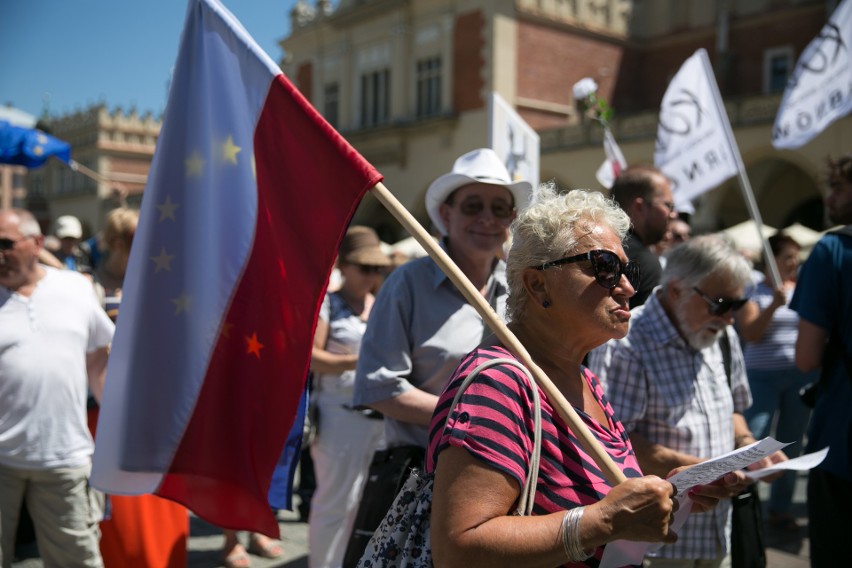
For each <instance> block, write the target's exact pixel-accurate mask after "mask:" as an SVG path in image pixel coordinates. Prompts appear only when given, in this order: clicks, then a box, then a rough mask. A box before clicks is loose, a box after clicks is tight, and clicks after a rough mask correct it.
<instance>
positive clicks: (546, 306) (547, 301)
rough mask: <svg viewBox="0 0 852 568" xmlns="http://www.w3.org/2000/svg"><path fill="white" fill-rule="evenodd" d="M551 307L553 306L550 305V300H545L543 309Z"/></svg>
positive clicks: (542, 305) (542, 304)
mask: <svg viewBox="0 0 852 568" xmlns="http://www.w3.org/2000/svg"><path fill="white" fill-rule="evenodd" d="M550 305H551V304H550V300H545V301H543V302H542V303H541V307H542V308H544V309H547V308H549V307H550Z"/></svg>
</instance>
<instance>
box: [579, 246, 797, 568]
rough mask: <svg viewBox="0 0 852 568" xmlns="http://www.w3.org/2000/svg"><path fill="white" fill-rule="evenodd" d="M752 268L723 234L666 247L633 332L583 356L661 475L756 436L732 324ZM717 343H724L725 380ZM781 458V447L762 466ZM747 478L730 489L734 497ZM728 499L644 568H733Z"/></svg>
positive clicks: (642, 461)
mask: <svg viewBox="0 0 852 568" xmlns="http://www.w3.org/2000/svg"><path fill="white" fill-rule="evenodd" d="M750 274H751V270H750V268H749V265H748V263H747V262H746V261H745V259H744V258H743V257H742V256H741V255H740V254H738V253H737V252H736V250H734V249H733V247H732V246H731V245H730V244H729V243H728V242H727V241H726V240H725V239H724V238H722V237H721V236H718V235H705V236H701V237H696V238H693V239H691V240H689V241H687V242H685V243H683V244H681V245H679V246H678V247H676V248H674V249H672V252H671V254H670V255H669V258H668V262H667V263H666V268H665V270H664V272H663V276H662V280H661V285H660V286H659V287H657V288H656V289H655V290H654V291H653V293H652V294H651V295H650V297H649V298H648V301H647V302H646V303H645V304H644V305H643V306H641V307H639V308H636V309H633V310H631V319H630V330H629V331H628V333H627V336H626V337H625V338H623V339H620V340H614V341H611V342H609V344H608V345H607V346H606V347H607V348H606V349H602V348H599V349H598V350H596V351H594V352H593V353H592V354H590V360H589V367H590V368H591V370H592V371H593V372H594V373H595V374H597V376H598V377H599V378H600V379H601V382H602V383H603V384H604V388H605V389H606V394H607V398H608V399H609V401H610V403H611V404H612V407H613V410H614V411H615V415H616V416H618V418H619V419H620V420H621V421H622V423H623V424H624V427H625V429H626V430H627V432H628V433H629V434H630V441H631V442H632V444H633V448H634V450H635V452H636V457H637V458H638V460H639V465H640V466H641V468H642V472H643V473H645V474H646V475H649V474H654V475H658V476H660V477H663V478H665V477H666V476H667V475H668V474H669V472H671V470H672V469H674V468H676V467H678V466H682V465H692V464H696V463H699V462H702V461H704V460H706V459H708V458H713V457H716V456H719V455H722V454H724V453H727V452H730V451H732V450H734V449H735V448H738V447H741V446H745V445H748V444H751V443H753V442H755V439H754V437H753V436H752V434H751V432H750V431H749V429H748V425H747V424H746V422H745V420H744V418H743V416H742V414H741V413H742V412H743V411H744V410H745V409H746V408H748V407H749V406H750V405H751V393H750V391H749V387H748V381H747V379H746V374H745V365H744V361H743V355H742V351H741V350H740V343H739V340H738V339H737V336H736V332H734V330H733V327H732V326H731V324H732V323H733V321H734V317H733V316H734V314H733V312H734V311H735V310H737V309H739V308H741V307H742V306H743V305H744V304H745V302H746V299H745V297H744V289H745V287H746V285H747V284H748V283H749V281H750ZM722 342H726V343H727V344H728V346H729V348H730V385H729V379H728V374H727V372H726V364H725V356H723V352H722ZM783 459H786V458H785V457H784V456H783V454H782V453H781V452H778V453H777V454H775V455H773V456H771V459H768V460H765V463H762V464H760V465H761V466H765V465H769V463H772V462H775V461H779V460H783ZM746 485H747V483H743V484H742V485H741V486H737V487H732V491H731V496H733V495H736V494H737V493H739V492H740V491H741V490H742V489H744V488H745V486H746ZM730 542H731V503H730V500H723V501H721V502H720V503H719V506H718V507H716V508H714V509H712V510H711V511H708V512H706V513H693V514H691V515H689V518H688V519H687V521H686V524H684V526H683V528H682V529H681V530H680V531H679V532H678V541H677V542H675V543H673V544H669V545H666V546H663V547H662V548H660V549H659V550H657V551H656V552H655V553H653V555H654V557H653V558H650V557H649V558H647V559H646V562H645V565H646V566H655V567H656V566H665V567H673V566H677V567H699V566H700V567H702V568H703V567H716V566H729V565H730V550H729V549H730Z"/></svg>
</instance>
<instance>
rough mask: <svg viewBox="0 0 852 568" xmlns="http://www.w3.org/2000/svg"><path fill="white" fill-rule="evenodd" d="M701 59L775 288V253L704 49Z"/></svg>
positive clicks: (777, 282)
mask: <svg viewBox="0 0 852 568" xmlns="http://www.w3.org/2000/svg"><path fill="white" fill-rule="evenodd" d="M701 61H702V62H703V63H704V68H705V70H706V72H707V78H708V81H709V82H710V89H711V91H712V92H713V101H714V102H715V104H716V110H717V112H718V113H719V116H720V118H721V119H722V121H721V122H722V128H724V129H725V134H726V136H727V138H728V145H729V146H730V148H731V154H732V155H733V157H734V160H736V163H737V180H738V181H739V186H740V191H741V192H742V194H743V198H744V199H745V202H746V207H747V208H748V213H749V215H750V216H751V218H752V220H754V222H755V226H756V229H757V233H758V236H759V237H760V242H761V244H762V245H763V257H764V258H765V259H766V265H767V266H768V267H769V274H770V276H771V277H772V283H773V285H774V286H775V288H779V287H780V286H781V275H780V274H779V272H778V265H777V264H776V263H775V255H773V254H772V249H771V248H770V247H769V240H767V239H766V238H765V237H764V236H763V232H762V231H761V227H763V219H762V218H761V217H760V210H759V209H758V208H757V202H756V201H755V199H754V192H753V191H752V189H751V183H750V182H749V179H748V176H747V175H746V170H745V164H743V158H742V155H740V149H739V147H738V146H737V140H736V138H734V132H733V130H732V129H731V121H730V119H729V118H728V113H727V111H726V110H725V104H724V103H723V102H722V95H721V94H720V93H719V86H718V85H717V84H716V75H715V74H714V73H713V66H712V65H710V58H709V57H708V56H707V52H706V51H702V52H701Z"/></svg>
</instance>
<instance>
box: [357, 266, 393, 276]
mask: <svg viewBox="0 0 852 568" xmlns="http://www.w3.org/2000/svg"><path fill="white" fill-rule="evenodd" d="M355 266H357V267H358V270H360V271H361V274H382V273H383V272H384V271H385V270H386V269H387V267H385V266H374V265H372V264H356V265H355Z"/></svg>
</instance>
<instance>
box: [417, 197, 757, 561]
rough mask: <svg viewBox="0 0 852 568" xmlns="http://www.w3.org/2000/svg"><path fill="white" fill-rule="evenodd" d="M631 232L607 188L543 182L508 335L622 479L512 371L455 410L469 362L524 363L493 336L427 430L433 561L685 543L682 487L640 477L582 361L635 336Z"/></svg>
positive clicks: (515, 257) (519, 262)
mask: <svg viewBox="0 0 852 568" xmlns="http://www.w3.org/2000/svg"><path fill="white" fill-rule="evenodd" d="M629 223H630V221H629V219H628V217H627V215H626V214H625V213H624V212H623V211H622V210H621V209H620V208H619V207H618V205H617V204H615V203H614V202H612V201H611V200H609V199H607V198H605V197H604V196H603V195H601V194H599V193H596V192H588V191H583V190H575V191H571V192H568V193H566V194H559V193H558V192H557V190H556V188H555V187H554V186H552V185H543V186H542V187H541V188H539V191H538V192H537V195H536V197H535V199H534V202H533V203H532V204H531V205H530V206H529V207H528V208H527V209H525V210H524V211H522V212H521V213H520V214H519V215H518V218H517V219H516V220H515V222H514V223H513V226H512V229H513V241H512V247H511V250H510V252H509V256H508V260H507V276H508V283H509V300H508V311H509V318H510V324H509V328H510V329H511V330H512V332H513V333H514V334H515V335H516V336H517V338H518V339H519V340H520V342H521V343H522V344H523V345H524V346H525V348H526V349H527V350H528V352H529V353H530V355H531V357H532V359H533V361H534V362H535V363H536V364H537V365H538V366H539V367H541V368H542V369H543V370H544V372H545V373H546V374H547V375H548V377H549V378H550V379H551V380H552V382H553V383H554V385H555V386H556V388H557V389H558V390H559V391H560V392H561V393H562V394H563V395H564V397H565V398H566V399H567V401H568V402H569V403H570V404H571V405H572V406H573V407H574V409H575V410H576V411H577V414H578V415H579V416H580V418H581V420H582V421H583V422H584V423H585V425H586V426H587V427H588V429H589V430H590V432H591V433H592V435H593V436H594V438H596V439H597V441H598V442H599V443H600V444H602V446H603V447H604V449H605V451H606V453H607V454H608V455H609V456H610V457H611V458H612V460H613V461H614V462H615V463H616V464H617V465H618V467H619V468H620V469H621V471H622V472H623V473H624V475H625V477H626V478H627V480H626V481H624V482H622V483H620V484H618V485H616V486H614V487H613V486H612V485H611V484H610V482H608V481H607V478H606V477H605V475H604V474H603V472H602V471H601V470H600V469H599V467H598V466H597V465H596V464H595V461H594V460H593V459H592V458H591V457H590V456H589V454H588V453H587V452H586V451H585V450H584V449H583V447H582V445H581V444H580V443H579V441H578V436H577V434H576V432H575V431H574V429H573V428H572V427H571V426H570V425H569V424H568V423H566V422H565V421H564V420H563V419H562V418H561V417H560V415H559V414H558V413H557V412H556V411H555V410H554V403H553V402H552V401H550V400H549V399H548V396H547V395H546V393H545V391H543V390H541V389H540V387H538V386H537V385H535V384H531V383H530V380H529V378H528V376H527V374H525V373H524V372H522V371H521V370H519V369H518V367H516V366H513V365H507V364H497V365H495V366H492V367H490V368H488V369H486V370H484V371H482V372H481V373H479V374H478V375H477V376H476V377H475V379H474V380H473V381H472V382H471V383H470V385H469V386H467V388H466V390H464V392H463V394H462V396H461V397H460V399H459V402H458V403H457V405H456V406H454V407H453V408H452V409H451V412H450V406H452V404H451V401H452V400H453V397H454V395H455V393H456V391H457V390H458V388H459V386H460V384H461V383H462V381H463V380H464V378H465V377H466V376H467V375H469V374H470V373H471V371H472V370H473V369H474V368H475V367H477V366H479V365H480V364H481V363H483V362H486V361H489V360H492V359H495V358H508V359H515V360H517V357H516V356H515V355H514V354H513V353H512V352H510V351H509V350H508V349H507V348H506V347H505V346H503V345H502V344H500V343H499V342H498V341H497V340H496V339H494V340H492V341H490V342H489V341H486V342H485V343H484V344H483V345H481V346H480V347H479V348H478V349H476V350H474V351H473V352H471V353H470V354H469V355H468V356H467V357H466V358H464V359H463V360H462V362H461V363H460V364H459V366H458V368H457V369H456V372H455V374H454V375H453V377H452V379H451V380H450V382H449V384H448V386H447V388H446V390H445V391H444V393H443V395H442V396H441V398H440V401H439V403H438V407H437V410H436V412H435V415H434V418H433V421H432V428H431V431H430V439H429V448H428V455H427V459H426V463H427V471H434V475H435V486H434V497H433V509H432V527H431V530H432V533H431V541H432V542H431V545H432V554H433V559H434V563H435V565H436V566H464V567H465V568H470V567H472V566H488V568H496V567H497V566H511V567H513V568H514V567H516V566H524V567H529V566H543V567H544V566H560V565H578V566H584V565H590V566H597V565H598V563H599V561H600V559H601V557H602V555H603V550H604V546H605V545H606V544H607V543H608V542H611V541H613V540H618V539H626V540H634V541H647V542H666V543H668V542H674V541H675V540H676V539H677V535H676V534H675V533H674V532H673V531H672V530H671V528H670V522H671V520H672V518H673V512H674V510H675V508H676V504H675V501H674V499H673V496H674V494H675V489H674V488H673V486H672V485H671V484H670V483H669V482H667V481H665V480H663V479H661V478H659V477H656V476H643V474H642V471H641V470H640V467H639V464H638V462H637V460H636V456H635V454H634V452H633V448H632V446H631V444H630V440H629V438H628V436H627V434H626V432H625V431H624V428H623V427H622V425H621V423H620V422H619V420H618V418H617V417H616V416H614V415H613V412H612V408H611V406H610V404H609V402H608V401H607V399H606V397H605V396H604V392H603V389H602V387H601V384H600V383H599V382H598V380H597V378H596V377H595V376H594V375H593V374H592V373H591V372H590V371H589V370H588V369H587V368H586V367H584V366H583V364H582V361H583V359H584V357H585V355H586V353H588V352H589V351H590V350H591V349H593V348H594V347H597V346H598V345H601V344H603V343H604V342H606V341H608V340H609V339H612V338H619V337H623V336H624V335H625V334H626V333H627V329H628V323H629V321H630V309H629V307H628V300H629V298H630V296H632V295H633V294H634V292H635V289H636V287H637V286H638V274H639V272H638V267H637V266H636V265H634V264H632V263H630V262H628V261H627V255H626V254H625V253H624V250H623V248H622V244H621V242H622V239H623V238H624V236H625V234H626V233H627V230H628V227H629ZM533 389H537V391H538V395H539V398H540V400H541V403H540V407H541V440H542V441H541V451H540V454H541V455H540V467H539V470H538V481H537V484H536V492H535V498H534V505H533V509H532V515H530V516H516V515H513V514H512V511H513V509H514V508H515V507H516V504H517V501H518V499H519V496H520V493H521V490H522V487H523V486H524V482H525V480H526V479H527V477H528V476H530V475H532V474H534V473H535V472H531V471H530V462H531V456H532V454H533V432H534V421H533V420H534V419H533V414H534V412H533V409H534V402H533V400H534V396H533ZM741 475H742V474H730V476H731V479H728V480H722V481H721V482H720V483H721V484H724V483H726V482H727V483H734V482H735V481H736V480H738V479H739V477H740V476H741ZM733 478H736V480H735V479H733ZM724 495H727V492H725V491H723V490H722V488H721V487H718V486H702V487H699V488H697V489H696V490H694V491H693V492H692V493H691V497H692V499H693V501H694V505H693V507H694V509H699V510H706V509H709V508H712V507H713V506H715V504H716V503H717V502H718V499H719V498H721V497H722V496H724Z"/></svg>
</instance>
